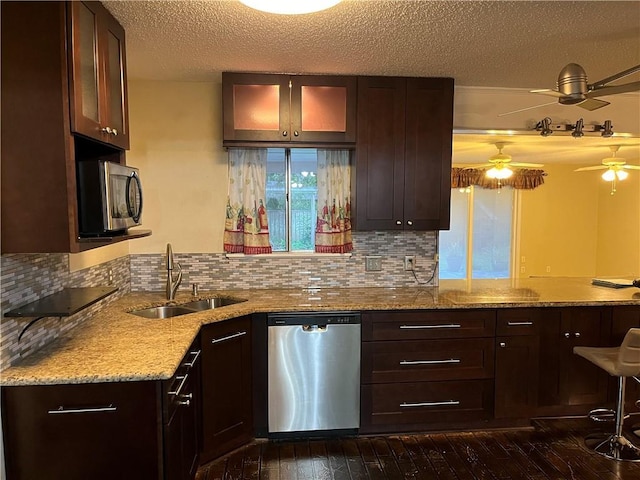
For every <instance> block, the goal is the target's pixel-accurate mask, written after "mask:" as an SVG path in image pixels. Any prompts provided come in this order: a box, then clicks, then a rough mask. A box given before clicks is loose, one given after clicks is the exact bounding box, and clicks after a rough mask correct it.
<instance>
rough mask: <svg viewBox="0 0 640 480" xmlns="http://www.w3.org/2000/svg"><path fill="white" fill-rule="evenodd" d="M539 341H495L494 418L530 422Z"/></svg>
mask: <svg viewBox="0 0 640 480" xmlns="http://www.w3.org/2000/svg"><path fill="white" fill-rule="evenodd" d="M538 355H539V338H538V337H537V336H534V335H527V336H524V335H522V336H511V337H497V338H496V369H495V389H496V398H495V417H496V418H530V417H531V416H532V414H533V412H534V410H535V407H536V405H537V402H538Z"/></svg>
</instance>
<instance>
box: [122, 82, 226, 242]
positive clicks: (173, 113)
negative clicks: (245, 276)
mask: <svg viewBox="0 0 640 480" xmlns="http://www.w3.org/2000/svg"><path fill="white" fill-rule="evenodd" d="M221 96H222V94H221V85H220V84H213V83H173V82H148V81H146V82H130V84H129V122H130V124H131V150H130V151H129V152H128V153H127V163H129V164H130V165H133V166H135V167H138V168H139V169H140V176H141V178H142V182H143V188H144V213H143V218H142V223H143V226H144V228H150V229H151V230H152V231H153V233H152V235H151V236H150V237H147V238H142V239H137V240H133V241H131V242H129V243H130V247H129V248H130V251H131V253H132V254H135V253H162V252H164V251H165V249H166V244H167V243H171V244H172V246H173V250H174V252H189V253H211V252H222V231H223V226H224V207H225V204H226V198H227V153H226V151H225V150H224V149H223V148H222V107H221V101H222V99H221Z"/></svg>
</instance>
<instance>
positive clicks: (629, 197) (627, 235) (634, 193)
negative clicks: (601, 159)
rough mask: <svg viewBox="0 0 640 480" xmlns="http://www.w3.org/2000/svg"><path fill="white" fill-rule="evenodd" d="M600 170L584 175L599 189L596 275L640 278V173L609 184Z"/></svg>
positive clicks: (635, 172) (631, 173)
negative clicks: (613, 187)
mask: <svg viewBox="0 0 640 480" xmlns="http://www.w3.org/2000/svg"><path fill="white" fill-rule="evenodd" d="M601 173H602V171H598V172H595V173H593V172H585V175H588V176H589V177H590V179H591V181H593V182H597V183H598V186H599V197H598V207H599V208H598V251H597V265H596V275H597V276H615V277H626V278H630V277H634V278H635V277H640V171H637V170H636V171H631V172H630V174H629V177H628V178H627V179H626V180H624V181H622V182H618V183H617V185H616V193H615V194H614V195H611V184H610V183H609V182H604V181H602V179H601V178H600V177H599V176H600V174H601Z"/></svg>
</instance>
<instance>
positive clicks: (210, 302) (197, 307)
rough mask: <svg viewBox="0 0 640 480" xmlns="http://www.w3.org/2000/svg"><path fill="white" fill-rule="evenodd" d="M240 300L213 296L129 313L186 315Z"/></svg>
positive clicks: (141, 315) (167, 315) (146, 316)
mask: <svg viewBox="0 0 640 480" xmlns="http://www.w3.org/2000/svg"><path fill="white" fill-rule="evenodd" d="M241 302H246V300H245V299H242V298H229V297H215V298H206V299H204V300H195V301H193V302H189V303H184V304H182V305H161V306H159V307H151V308H143V309H141V310H134V311H132V312H129V313H132V314H133V315H137V316H139V317H144V318H171V317H177V316H179V315H187V314H189V313H197V312H202V311H204V310H212V309H214V308H220V307H226V306H228V305H235V304H236V303H241Z"/></svg>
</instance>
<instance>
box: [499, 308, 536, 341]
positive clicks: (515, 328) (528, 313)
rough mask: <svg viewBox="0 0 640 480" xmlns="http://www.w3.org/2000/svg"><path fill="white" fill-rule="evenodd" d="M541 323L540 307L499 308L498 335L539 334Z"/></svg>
mask: <svg viewBox="0 0 640 480" xmlns="http://www.w3.org/2000/svg"><path fill="white" fill-rule="evenodd" d="M539 323H540V309H537V308H507V309H504V310H498V314H497V321H496V335H499V336H511V335H537V334H538V328H539Z"/></svg>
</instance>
